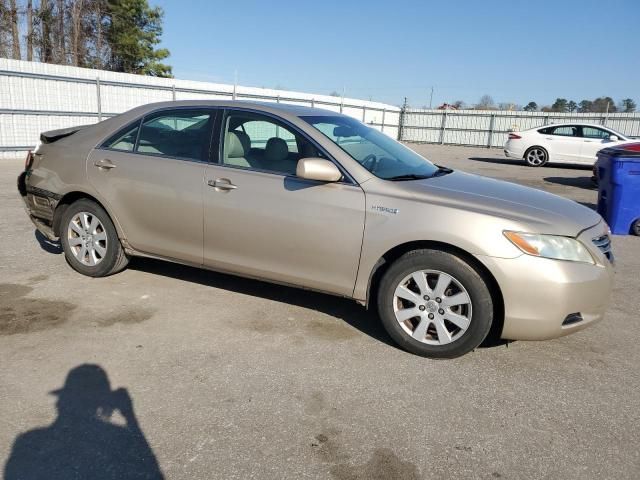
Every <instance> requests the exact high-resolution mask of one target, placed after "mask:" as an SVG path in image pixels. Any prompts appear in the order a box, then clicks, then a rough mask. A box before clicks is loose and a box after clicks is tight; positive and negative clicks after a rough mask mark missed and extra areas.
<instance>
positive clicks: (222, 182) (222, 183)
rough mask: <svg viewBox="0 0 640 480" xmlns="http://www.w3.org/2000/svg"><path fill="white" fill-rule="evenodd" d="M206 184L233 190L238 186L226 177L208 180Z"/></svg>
mask: <svg viewBox="0 0 640 480" xmlns="http://www.w3.org/2000/svg"><path fill="white" fill-rule="evenodd" d="M207 185H209V186H210V187H213V188H215V189H216V190H225V191H228V190H235V189H236V188H238V186H237V185H234V184H233V183H231V180H229V179H228V178H216V179H215V180H209V181H208V182H207Z"/></svg>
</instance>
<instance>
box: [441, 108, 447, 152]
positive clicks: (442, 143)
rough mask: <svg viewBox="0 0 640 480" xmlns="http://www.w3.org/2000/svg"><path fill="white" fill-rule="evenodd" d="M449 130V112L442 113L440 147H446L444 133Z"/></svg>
mask: <svg viewBox="0 0 640 480" xmlns="http://www.w3.org/2000/svg"><path fill="white" fill-rule="evenodd" d="M446 129H447V111H446V110H443V111H442V123H441V124H440V145H444V132H445V130H446Z"/></svg>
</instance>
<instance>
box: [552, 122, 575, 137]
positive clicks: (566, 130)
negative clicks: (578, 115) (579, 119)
mask: <svg viewBox="0 0 640 480" xmlns="http://www.w3.org/2000/svg"><path fill="white" fill-rule="evenodd" d="M550 130H551V132H550V133H551V135H559V136H561V137H579V136H580V135H579V133H578V127H574V126H571V125H569V126H562V127H553V128H551V129H550Z"/></svg>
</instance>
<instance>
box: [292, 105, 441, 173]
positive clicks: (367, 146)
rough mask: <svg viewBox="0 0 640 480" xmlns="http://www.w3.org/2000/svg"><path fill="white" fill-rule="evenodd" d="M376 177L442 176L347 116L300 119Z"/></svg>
mask: <svg viewBox="0 0 640 480" xmlns="http://www.w3.org/2000/svg"><path fill="white" fill-rule="evenodd" d="M301 118H302V119H303V120H304V121H306V122H307V123H309V124H311V125H312V126H313V127H315V128H316V129H317V130H319V131H320V132H321V133H323V134H324V135H325V136H326V137H327V138H329V139H330V140H331V141H332V142H333V143H335V144H336V145H338V146H339V147H340V148H341V149H342V150H344V151H345V152H346V153H348V154H349V156H351V158H353V159H354V160H356V161H357V162H358V163H360V165H362V166H363V167H364V168H366V169H367V170H369V171H370V172H371V173H373V174H374V175H375V176H377V177H380V178H383V179H386V180H414V179H417V178H428V177H432V176H434V175H437V174H439V173H440V172H441V171H442V170H443V169H439V168H438V167H437V166H435V165H434V164H433V163H431V162H430V161H429V160H427V159H425V158H424V157H421V156H420V155H418V154H417V153H415V152H414V151H413V150H411V149H409V148H407V147H405V146H404V145H402V144H401V143H399V142H396V141H395V140H393V139H392V138H390V137H389V136H388V135H386V134H384V133H382V132H380V131H378V130H376V129H374V128H370V127H368V126H366V125H365V124H363V123H361V122H359V121H357V120H355V119H353V118H349V117H345V116H338V115H336V116H335V117H334V116H305V117H301Z"/></svg>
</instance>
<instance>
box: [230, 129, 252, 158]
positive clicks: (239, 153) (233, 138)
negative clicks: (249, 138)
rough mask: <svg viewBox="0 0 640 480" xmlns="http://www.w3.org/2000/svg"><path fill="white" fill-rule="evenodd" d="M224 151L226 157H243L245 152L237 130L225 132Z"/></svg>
mask: <svg viewBox="0 0 640 480" xmlns="http://www.w3.org/2000/svg"><path fill="white" fill-rule="evenodd" d="M245 135H246V134H245ZM224 151H225V156H226V157H227V158H243V157H244V156H245V155H246V154H247V149H246V148H245V143H244V142H243V141H242V139H241V135H240V134H239V132H229V133H228V134H227V141H226V142H225V147H224Z"/></svg>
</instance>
